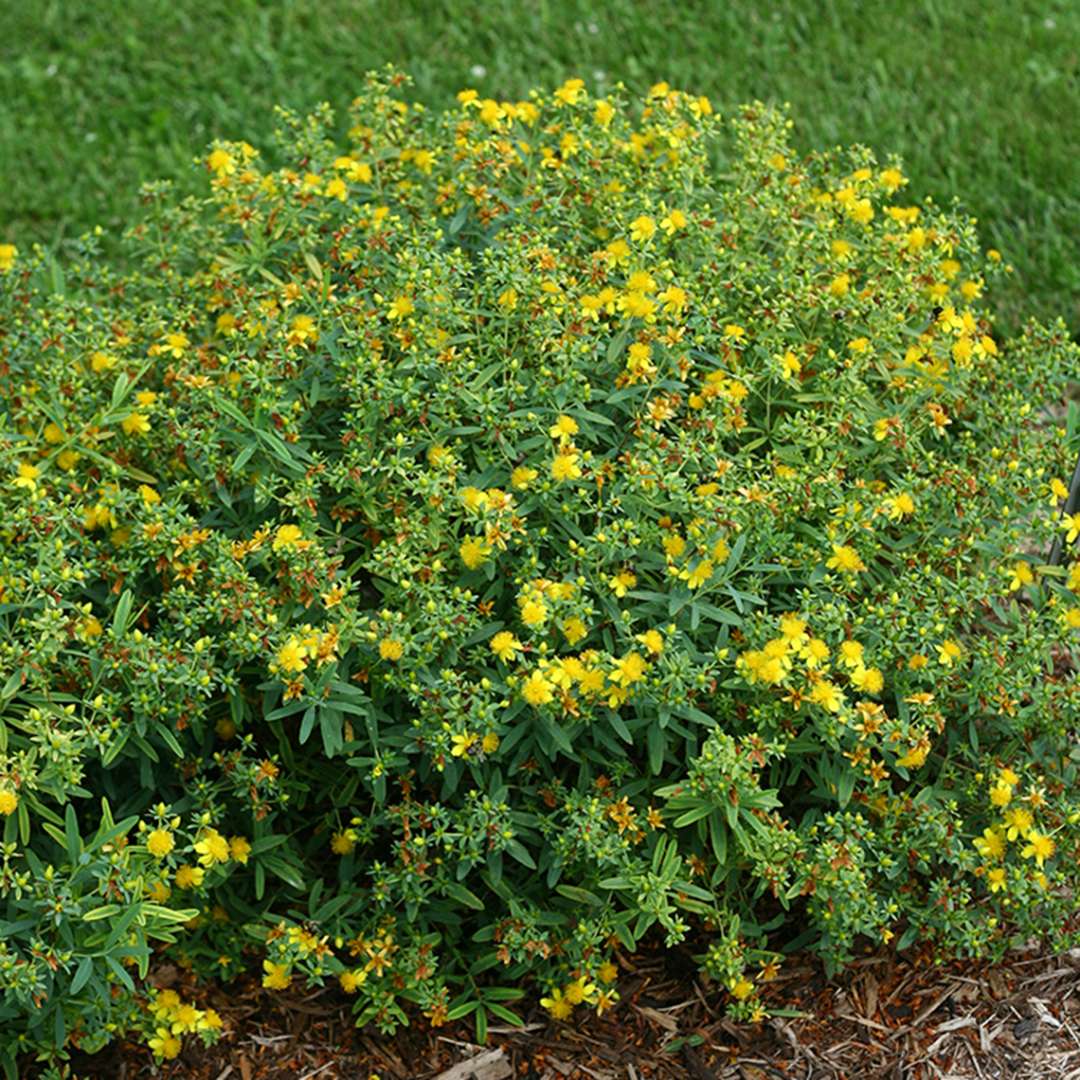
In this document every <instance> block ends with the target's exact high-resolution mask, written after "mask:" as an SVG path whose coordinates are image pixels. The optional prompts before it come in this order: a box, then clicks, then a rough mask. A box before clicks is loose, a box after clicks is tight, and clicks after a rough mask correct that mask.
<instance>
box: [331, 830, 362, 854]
mask: <svg viewBox="0 0 1080 1080" xmlns="http://www.w3.org/2000/svg"><path fill="white" fill-rule="evenodd" d="M355 847H356V830H355V829H343V830H341V831H340V832H336V833H334V835H333V836H332V837H330V850H331V851H332V852H333V853H334V854H335V855H348V854H349V853H350V852H351V851H353V849H354V848H355Z"/></svg>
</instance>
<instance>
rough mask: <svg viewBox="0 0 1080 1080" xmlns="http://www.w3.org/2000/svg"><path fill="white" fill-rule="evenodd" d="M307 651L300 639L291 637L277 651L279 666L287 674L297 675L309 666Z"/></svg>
mask: <svg viewBox="0 0 1080 1080" xmlns="http://www.w3.org/2000/svg"><path fill="white" fill-rule="evenodd" d="M306 653H307V650H306V649H305V647H304V646H303V645H302V644H301V643H300V641H299V640H298V639H297V638H295V637H291V638H289V640H288V641H286V642H285V644H284V645H282V646H281V648H280V649H278V651H277V656H276V661H277V666H278V667H279V668H280V669H281V670H282V671H284V672H285V673H286V674H289V675H295V674H297V673H298V672H301V671H303V670H304V668H306V667H307V659H306Z"/></svg>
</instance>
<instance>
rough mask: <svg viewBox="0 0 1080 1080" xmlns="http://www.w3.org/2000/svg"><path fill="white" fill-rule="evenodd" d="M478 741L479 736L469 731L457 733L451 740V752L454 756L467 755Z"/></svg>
mask: <svg viewBox="0 0 1080 1080" xmlns="http://www.w3.org/2000/svg"><path fill="white" fill-rule="evenodd" d="M477 741H478V739H477V736H476V735H474V734H472V733H471V732H468V731H466V732H464V733H463V734H460V735H455V736H454V737H453V738H452V739H451V740H450V742H451V744H452V745H451V748H450V754H451V755H452V756H453V757H466V756H467V755H468V753H469V751H470V750H472V748H473V747H474V746H475V745H476V743H477Z"/></svg>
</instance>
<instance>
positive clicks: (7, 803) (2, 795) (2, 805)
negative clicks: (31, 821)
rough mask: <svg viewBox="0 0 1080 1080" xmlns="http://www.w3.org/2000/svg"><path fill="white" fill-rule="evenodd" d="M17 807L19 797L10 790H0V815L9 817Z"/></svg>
mask: <svg viewBox="0 0 1080 1080" xmlns="http://www.w3.org/2000/svg"><path fill="white" fill-rule="evenodd" d="M18 805H19V796H18V795H17V794H16V793H15V792H14V791H12V790H11V788H0V814H3V815H4V817H10V816H11V815H12V814H14V813H15V810H16V808H17V807H18Z"/></svg>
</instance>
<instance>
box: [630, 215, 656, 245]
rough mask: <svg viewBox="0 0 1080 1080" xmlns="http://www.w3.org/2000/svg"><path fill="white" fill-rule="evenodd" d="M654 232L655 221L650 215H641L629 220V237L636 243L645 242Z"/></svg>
mask: <svg viewBox="0 0 1080 1080" xmlns="http://www.w3.org/2000/svg"><path fill="white" fill-rule="evenodd" d="M655 232H656V222H655V221H653V219H652V218H651V217H646V216H645V215H642V216H641V217H638V218H635V219H634V220H633V221H631V222H630V238H631V239H632V240H633V241H634V242H635V243H638V244H642V243H645V242H646V241H648V240H651V239H652V238H653V235H654V234H655Z"/></svg>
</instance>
